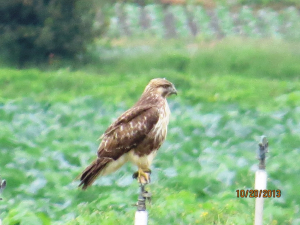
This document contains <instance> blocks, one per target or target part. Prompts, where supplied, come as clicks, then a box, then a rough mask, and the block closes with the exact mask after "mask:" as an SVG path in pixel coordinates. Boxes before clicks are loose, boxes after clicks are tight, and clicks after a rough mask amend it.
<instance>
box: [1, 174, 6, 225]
mask: <svg viewBox="0 0 300 225" xmlns="http://www.w3.org/2000/svg"><path fill="white" fill-rule="evenodd" d="M5 187H6V181H5V180H2V179H1V178H0V193H1V192H2V191H3V190H4V188H5ZM1 200H2V198H0V201H1ZM0 225H2V220H1V219H0Z"/></svg>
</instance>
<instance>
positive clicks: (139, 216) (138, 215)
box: [0, 210, 148, 225]
mask: <svg viewBox="0 0 300 225" xmlns="http://www.w3.org/2000/svg"><path fill="white" fill-rule="evenodd" d="M147 223H148V212H147V211H146V210H145V211H136V212H135V218H134V225H147ZM0 225H1V224H0Z"/></svg>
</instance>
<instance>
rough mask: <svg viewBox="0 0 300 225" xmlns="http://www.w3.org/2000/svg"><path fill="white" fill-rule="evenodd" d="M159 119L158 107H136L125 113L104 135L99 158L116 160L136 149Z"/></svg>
mask: <svg viewBox="0 0 300 225" xmlns="http://www.w3.org/2000/svg"><path fill="white" fill-rule="evenodd" d="M158 119H159V111H158V108H157V107H156V106H153V105H146V106H135V107H133V108H131V109H129V110H127V111H126V112H124V113H123V114H122V115H121V116H120V117H119V118H118V119H117V120H116V121H115V122H114V123H113V124H112V125H110V126H109V127H108V129H107V130H106V131H105V133H104V134H103V135H102V137H101V138H102V142H101V143H100V146H99V149H98V157H107V158H112V159H114V160H116V159H118V158H119V157H120V156H121V155H122V154H124V153H126V152H128V151H130V150H131V149H132V148H134V147H136V146H137V145H138V144H139V143H140V142H141V141H142V140H143V139H144V138H145V137H146V136H147V134H148V133H149V132H150V131H151V129H152V128H153V127H154V126H155V124H156V123H157V121H158Z"/></svg>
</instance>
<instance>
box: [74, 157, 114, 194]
mask: <svg viewBox="0 0 300 225" xmlns="http://www.w3.org/2000/svg"><path fill="white" fill-rule="evenodd" d="M112 160H113V159H111V158H97V159H96V160H94V161H93V162H92V163H91V164H90V165H89V166H88V167H87V168H86V169H85V170H84V171H83V172H82V174H81V175H80V184H79V185H78V187H81V188H82V189H83V190H85V189H86V188H87V187H89V186H90V185H92V184H93V183H94V181H95V180H96V178H97V177H98V176H99V175H100V174H101V172H102V171H103V170H104V169H105V167H106V166H107V164H108V163H109V162H111V161H112Z"/></svg>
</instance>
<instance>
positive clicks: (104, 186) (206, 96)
mask: <svg viewBox="0 0 300 225" xmlns="http://www.w3.org/2000/svg"><path fill="white" fill-rule="evenodd" d="M299 48H300V46H299V44H297V43H286V42H283V41H273V40H249V39H227V40H222V41H217V42H206V43H205V42H197V41H188V40H187V41H186V42H184V43H183V42H182V41H176V40H168V41H162V40H153V39H151V40H140V41H136V40H135V41H133V40H130V39H129V40H126V39H119V40H115V41H112V42H111V45H110V46H108V47H103V46H99V47H98V48H93V51H94V52H93V55H94V60H95V61H96V60H97V59H98V63H97V64H96V63H92V64H90V65H86V67H84V68H81V69H78V67H77V65H76V64H75V63H74V64H72V63H69V64H68V63H67V62H65V64H63V63H62V62H54V64H53V65H52V66H53V68H52V69H51V68H50V69H48V71H47V70H44V71H41V70H38V69H34V68H33V69H26V70H16V69H11V68H5V67H2V68H1V69H0V97H1V99H0V118H1V120H0V134H1V136H0V153H1V155H2V156H4V157H0V165H1V172H0V173H1V174H0V175H1V177H2V178H4V179H6V180H7V188H6V189H5V191H4V192H3V194H2V195H1V197H2V198H3V199H4V200H3V201H1V202H0V218H3V223H4V224H8V225H15V224H33V225H35V224H70V225H71V224H80V225H81V224H82V225H83V224H99V223H101V224H108V225H109V224H129V223H133V219H134V212H135V210H136V209H135V207H133V206H131V204H133V203H135V202H136V201H137V196H138V185H137V183H136V181H133V180H132V178H131V174H132V173H133V172H134V171H135V170H136V168H135V167H134V166H131V165H129V164H128V165H126V166H125V167H123V168H122V169H120V171H118V172H117V173H114V174H112V175H109V176H106V177H103V178H100V179H98V180H97V182H96V183H95V185H93V186H92V187H91V188H90V189H88V190H87V191H85V192H83V191H81V190H78V189H77V188H76V187H77V184H78V183H77V182H74V179H75V177H76V176H77V175H78V174H79V173H80V172H81V171H82V169H84V167H85V166H87V165H88V163H89V162H90V161H91V160H93V159H94V157H95V156H96V149H97V146H98V142H97V141H96V140H97V138H98V137H99V136H100V135H101V134H102V133H103V132H104V131H105V129H106V127H107V126H108V125H109V124H110V123H111V122H112V121H113V120H114V118H116V117H117V116H119V115H120V114H121V113H122V112H123V111H124V110H126V109H127V108H128V107H130V106H131V105H132V104H133V103H134V102H135V101H136V100H137V99H138V97H139V95H140V94H141V92H142V91H143V89H144V87H145V85H146V84H147V83H148V81H149V80H150V79H151V78H154V77H165V78H167V79H169V80H170V81H172V82H173V83H174V84H175V86H176V88H177V89H178V91H179V93H178V96H176V97H174V98H173V97H172V98H170V99H169V103H170V107H171V111H172V116H171V121H170V125H169V131H168V137H167V141H166V142H165V144H164V145H163V146H162V148H161V149H160V151H159V153H158V155H157V157H156V159H155V161H154V164H153V166H152V184H150V185H149V187H148V188H149V190H150V191H151V192H152V194H153V202H152V206H149V207H148V210H149V224H217V225H224V224H228V225H229V224H239V225H248V224H252V221H253V216H254V199H251V198H237V197H236V190H237V189H239V190H240V189H253V187H254V173H255V170H256V169H257V164H258V161H257V159H256V149H257V143H258V140H259V136H260V135H262V134H264V135H267V136H268V138H269V142H270V152H269V153H268V158H267V167H266V168H267V172H268V189H280V190H281V192H282V196H281V197H280V198H269V199H265V214H264V221H265V224H269V225H275V224H290V225H292V224H298V223H299V218H300V213H299V205H298V204H299V202H300V196H299V194H298V187H299V185H300V180H299V179H298V177H299V173H300V170H299V166H298V162H299V160H300V154H299V153H300V148H299V135H298V133H299V127H300V116H299V115H300V109H299V101H300V93H299V88H300V81H299V74H300V67H299V63H298V62H299V60H300V54H299V52H300V51H299ZM99 53H101V54H99ZM97 54H98V58H96V56H97ZM99 55H100V56H99ZM55 63H57V64H59V67H61V68H60V69H57V67H58V65H55ZM62 67H63V68H62ZM3 168H5V169H3Z"/></svg>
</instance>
